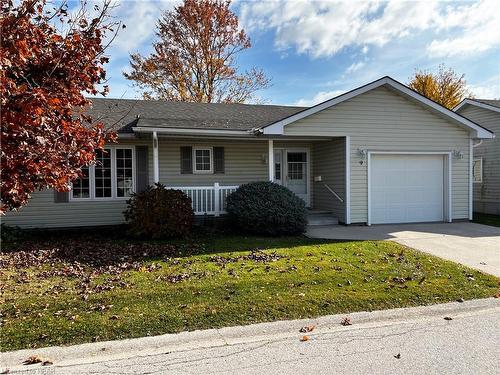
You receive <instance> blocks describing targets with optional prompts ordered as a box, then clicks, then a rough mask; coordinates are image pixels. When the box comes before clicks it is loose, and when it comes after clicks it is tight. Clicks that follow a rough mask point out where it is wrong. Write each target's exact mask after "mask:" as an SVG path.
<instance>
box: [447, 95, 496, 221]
mask: <svg viewBox="0 0 500 375" xmlns="http://www.w3.org/2000/svg"><path fill="white" fill-rule="evenodd" d="M453 110H454V111H455V112H456V113H459V114H460V115H462V116H465V117H467V118H468V119H470V120H472V121H474V122H475V123H477V124H480V125H482V126H485V127H487V128H488V129H490V130H491V131H493V132H495V133H498V132H500V100H488V99H464V100H463V101H462V102H461V103H460V104H459V105H457V106H456V107H455V108H454V109H453ZM473 147H474V148H473V151H474V152H473V154H474V159H473V163H474V164H473V172H474V173H473V180H474V181H473V182H474V183H473V185H474V211H476V212H482V213H487V214H495V215H500V140H499V139H498V138H494V139H484V140H483V139H481V140H478V141H477V142H476V144H474V146H473Z"/></svg>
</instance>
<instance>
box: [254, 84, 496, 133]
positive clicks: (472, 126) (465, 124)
mask: <svg viewBox="0 0 500 375" xmlns="http://www.w3.org/2000/svg"><path fill="white" fill-rule="evenodd" d="M381 86H385V87H387V88H389V89H391V90H392V91H393V92H396V93H398V94H400V95H403V96H405V97H407V98H410V99H412V100H414V101H417V102H419V103H420V104H421V105H422V106H424V107H426V108H427V109H429V110H431V111H433V112H435V113H437V114H439V115H441V116H443V117H445V118H447V119H448V120H450V121H451V122H453V123H455V124H456V125H458V126H460V127H462V128H465V129H467V130H469V131H471V132H473V133H474V136H475V137H476V138H494V134H493V133H492V132H490V131H489V130H488V129H486V128H484V127H482V126H481V125H479V124H476V123H475V122H473V121H471V120H469V119H467V118H465V117H463V116H461V115H459V114H458V113H455V112H453V111H450V110H449V109H447V108H445V107H443V106H441V105H439V104H438V103H436V102H434V101H432V100H430V99H428V98H426V97H425V96H423V95H421V94H419V93H417V92H416V91H413V90H412V89H410V88H409V87H407V86H405V85H403V84H402V83H400V82H398V81H396V80H394V79H392V78H390V77H387V76H386V77H383V78H380V79H378V80H376V81H373V82H371V83H368V84H366V85H364V86H361V87H358V88H356V89H354V90H351V91H349V92H347V93H345V94H342V95H339V96H337V97H335V98H333V99H330V100H327V101H325V102H323V103H320V104H317V105H315V106H313V107H310V108H307V109H304V110H302V111H300V112H298V113H296V114H293V115H291V116H289V117H286V118H284V119H281V120H279V121H277V122H275V123H273V124H270V125H268V126H265V127H261V128H259V129H257V130H258V131H260V132H261V133H263V134H269V135H272V134H283V132H284V127H285V126H287V125H288V124H291V123H293V122H296V121H298V120H301V119H303V118H305V117H308V116H310V115H312V114H314V113H317V112H320V111H322V110H324V109H327V108H330V107H332V106H335V105H337V104H339V103H342V102H345V101H347V100H349V99H352V98H354V97H356V96H358V95H361V94H364V93H366V92H368V91H371V90H374V89H376V88H378V87H381Z"/></svg>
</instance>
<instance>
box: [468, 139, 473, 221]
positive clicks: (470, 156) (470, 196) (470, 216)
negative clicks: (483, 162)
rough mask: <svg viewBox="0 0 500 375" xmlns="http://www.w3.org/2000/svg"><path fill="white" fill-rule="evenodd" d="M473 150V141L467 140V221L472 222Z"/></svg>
mask: <svg viewBox="0 0 500 375" xmlns="http://www.w3.org/2000/svg"><path fill="white" fill-rule="evenodd" d="M473 149H474V141H473V140H472V138H470V139H469V220H472V213H473V184H472V182H473V180H474V175H473V167H474V161H473V159H474V156H473V153H474V151H473Z"/></svg>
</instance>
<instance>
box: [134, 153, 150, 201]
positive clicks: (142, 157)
mask: <svg viewBox="0 0 500 375" xmlns="http://www.w3.org/2000/svg"><path fill="white" fill-rule="evenodd" d="M135 185H136V192H137V193H140V192H141V191H144V190H146V188H147V187H148V185H149V162H148V146H135Z"/></svg>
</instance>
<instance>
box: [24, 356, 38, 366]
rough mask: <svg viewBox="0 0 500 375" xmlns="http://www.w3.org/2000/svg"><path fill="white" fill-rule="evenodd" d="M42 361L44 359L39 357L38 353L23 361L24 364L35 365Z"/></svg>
mask: <svg viewBox="0 0 500 375" xmlns="http://www.w3.org/2000/svg"><path fill="white" fill-rule="evenodd" d="M41 362H43V359H41V358H40V357H37V356H36V355H32V356H31V357H28V358H27V359H26V360H25V361H24V362H23V365H34V364H35V363H41Z"/></svg>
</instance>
